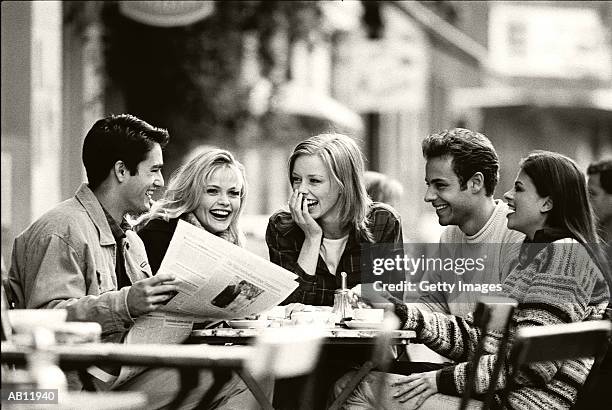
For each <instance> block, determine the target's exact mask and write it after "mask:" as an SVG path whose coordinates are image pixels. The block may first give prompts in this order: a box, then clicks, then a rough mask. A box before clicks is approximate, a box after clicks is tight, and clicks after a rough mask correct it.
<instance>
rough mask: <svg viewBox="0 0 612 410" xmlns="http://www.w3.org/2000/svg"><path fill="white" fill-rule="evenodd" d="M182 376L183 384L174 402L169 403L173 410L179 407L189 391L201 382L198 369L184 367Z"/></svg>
mask: <svg viewBox="0 0 612 410" xmlns="http://www.w3.org/2000/svg"><path fill="white" fill-rule="evenodd" d="M180 378H181V385H180V387H179V390H178V392H177V393H176V396H174V399H173V400H172V402H171V403H170V404H169V405H168V408H169V409H171V410H174V409H178V408H179V407H180V406H181V404H183V401H185V399H186V398H187V396H188V395H189V393H190V392H191V391H192V390H193V389H195V388H196V387H197V386H198V384H199V383H200V372H199V371H198V369H183V370H181V372H180Z"/></svg>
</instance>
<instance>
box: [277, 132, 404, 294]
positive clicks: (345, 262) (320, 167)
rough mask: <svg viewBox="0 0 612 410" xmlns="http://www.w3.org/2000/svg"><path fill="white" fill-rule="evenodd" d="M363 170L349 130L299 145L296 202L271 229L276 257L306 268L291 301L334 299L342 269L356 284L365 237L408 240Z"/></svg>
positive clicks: (298, 269) (293, 176)
mask: <svg viewBox="0 0 612 410" xmlns="http://www.w3.org/2000/svg"><path fill="white" fill-rule="evenodd" d="M363 174H364V165H363V158H362V155H361V151H360V150H359V147H358V146H357V144H356V143H355V141H353V140H352V139H351V138H349V137H347V136H345V135H341V134H321V135H317V136H314V137H311V138H309V139H306V140H304V141H302V142H300V143H299V144H298V145H297V146H296V147H295V148H294V150H293V153H292V154H291V157H290V158H289V181H290V183H291V188H292V193H291V196H290V198H289V201H288V207H289V209H288V211H287V210H282V211H278V212H276V213H275V214H274V215H272V216H271V217H270V220H269V223H268V229H267V232H266V243H267V245H268V249H269V251H270V260H271V261H272V262H274V263H276V264H277V265H280V266H282V267H284V268H285V269H288V270H290V271H292V272H294V273H295V274H297V275H298V276H299V279H298V281H299V283H300V286H299V287H298V288H297V289H296V290H295V292H293V293H292V294H291V295H290V296H289V297H288V298H287V299H286V300H285V303H289V302H299V303H304V304H309V305H328V306H331V305H333V303H334V291H335V290H336V289H339V288H340V287H341V276H340V272H346V273H347V275H348V276H347V284H348V287H353V286H355V285H357V284H360V283H361V281H362V277H361V276H362V272H361V262H360V256H361V250H362V244H363V243H370V244H372V243H387V244H395V245H397V246H399V247H401V246H402V242H403V238H402V228H401V223H400V218H399V215H398V213H397V212H396V211H395V210H394V209H393V208H392V207H390V206H389V205H386V204H382V203H377V202H372V201H371V199H370V198H369V197H368V195H367V192H366V187H365V185H364V176H363Z"/></svg>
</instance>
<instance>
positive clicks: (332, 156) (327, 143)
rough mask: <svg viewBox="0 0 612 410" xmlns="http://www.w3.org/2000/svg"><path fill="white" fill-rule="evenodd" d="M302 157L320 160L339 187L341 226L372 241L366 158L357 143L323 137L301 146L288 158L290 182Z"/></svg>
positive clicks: (348, 138) (329, 136) (335, 137)
mask: <svg viewBox="0 0 612 410" xmlns="http://www.w3.org/2000/svg"><path fill="white" fill-rule="evenodd" d="M302 155H316V156H318V157H319V158H321V159H322V160H323V163H324V164H325V166H326V167H327V170H328V171H329V174H330V175H331V176H332V178H333V179H334V181H335V182H336V183H337V184H338V186H339V187H340V197H339V198H338V215H339V217H340V224H341V225H342V226H345V227H352V228H354V229H355V231H356V232H357V234H358V235H359V236H360V237H362V238H363V239H366V240H368V241H372V240H373V237H372V233H371V232H370V229H369V226H368V211H369V209H370V206H371V204H372V200H371V199H370V198H369V197H368V194H367V192H366V188H365V183H364V177H363V173H364V168H365V167H364V163H363V156H362V154H361V150H360V149H359V147H358V146H357V144H356V143H355V141H354V140H353V139H352V138H350V137H347V136H346V135H342V134H320V135H316V136H314V137H311V138H308V139H306V140H304V141H302V142H300V143H299V144H298V145H296V147H295V148H294V149H293V154H291V157H289V181H290V182H291V174H292V173H293V167H294V165H295V161H296V159H297V158H299V157H301V156H302Z"/></svg>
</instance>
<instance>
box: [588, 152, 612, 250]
mask: <svg viewBox="0 0 612 410" xmlns="http://www.w3.org/2000/svg"><path fill="white" fill-rule="evenodd" d="M587 174H588V176H589V182H588V184H589V185H588V186H589V195H590V197H591V204H592V205H593V211H594V212H595V215H596V216H597V224H598V226H599V233H600V235H601V237H602V239H603V240H604V241H606V243H608V244H612V158H609V159H604V160H601V161H598V162H594V163H592V164H591V165H589V167H588V168H587Z"/></svg>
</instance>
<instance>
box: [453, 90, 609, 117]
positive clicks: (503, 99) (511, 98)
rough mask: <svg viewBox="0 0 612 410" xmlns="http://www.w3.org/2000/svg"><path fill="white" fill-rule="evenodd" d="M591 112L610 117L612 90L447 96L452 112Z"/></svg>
mask: <svg viewBox="0 0 612 410" xmlns="http://www.w3.org/2000/svg"><path fill="white" fill-rule="evenodd" d="M521 105H531V106H536V107H567V108H593V109H597V110H603V111H609V112H611V113H612V89H607V88H606V89H603V88H601V89H595V90H584V89H561V88H560V89H550V88H527V87H473V88H459V89H455V90H453V91H452V93H451V95H450V106H451V110H452V111H453V112H461V111H463V110H466V109H470V108H487V107H510V106H521Z"/></svg>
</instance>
